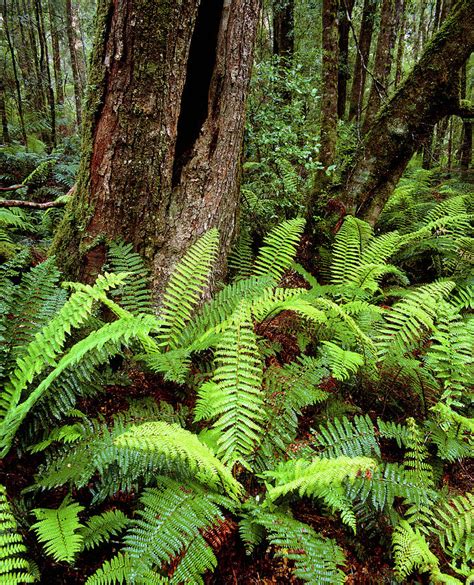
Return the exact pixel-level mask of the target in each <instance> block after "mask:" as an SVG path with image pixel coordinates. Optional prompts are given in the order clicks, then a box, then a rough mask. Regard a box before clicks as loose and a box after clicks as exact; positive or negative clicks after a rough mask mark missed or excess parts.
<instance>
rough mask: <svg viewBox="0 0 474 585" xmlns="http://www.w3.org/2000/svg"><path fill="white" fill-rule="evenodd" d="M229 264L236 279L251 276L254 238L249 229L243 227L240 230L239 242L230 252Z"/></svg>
mask: <svg viewBox="0 0 474 585" xmlns="http://www.w3.org/2000/svg"><path fill="white" fill-rule="evenodd" d="M227 265H228V267H229V270H230V271H231V273H232V274H233V275H234V279H236V280H237V279H242V278H248V277H250V276H251V274H252V266H253V254H252V239H251V237H250V234H249V232H248V231H247V230H245V229H242V231H241V232H240V235H239V238H238V240H237V243H236V244H235V246H234V248H233V249H232V251H231V253H230V254H229V258H228V260H227Z"/></svg>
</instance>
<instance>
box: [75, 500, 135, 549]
mask: <svg viewBox="0 0 474 585" xmlns="http://www.w3.org/2000/svg"><path fill="white" fill-rule="evenodd" d="M129 524H130V520H129V518H127V516H126V515H125V514H124V513H123V512H121V511H120V510H108V511H107V512H103V513H102V514H99V515H97V516H91V517H90V518H89V519H88V520H87V522H86V523H85V525H84V527H83V528H82V529H81V530H80V534H81V536H82V539H83V545H82V546H83V548H85V549H86V550H87V549H91V548H95V547H96V546H98V545H99V544H101V543H103V542H110V537H111V536H116V535H117V534H120V532H122V530H124V529H125V528H126V527H127V526H128V525H129Z"/></svg>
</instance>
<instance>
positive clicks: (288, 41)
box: [273, 0, 295, 62]
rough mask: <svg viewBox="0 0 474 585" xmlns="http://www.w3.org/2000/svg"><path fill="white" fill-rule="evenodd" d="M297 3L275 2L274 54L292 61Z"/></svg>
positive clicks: (291, 1) (275, 0) (290, 0)
mask: <svg viewBox="0 0 474 585" xmlns="http://www.w3.org/2000/svg"><path fill="white" fill-rule="evenodd" d="M294 11H295V1H294V0H274V2H273V54H274V55H278V56H279V57H282V58H283V59H286V60H287V62H290V61H291V58H292V56H293V52H294V49H295V45H294V34H295V30H294V29H295V16H294Z"/></svg>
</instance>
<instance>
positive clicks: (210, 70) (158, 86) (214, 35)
mask: <svg viewBox="0 0 474 585" xmlns="http://www.w3.org/2000/svg"><path fill="white" fill-rule="evenodd" d="M258 10H259V2H258V0H212V1H210V2H206V3H201V4H200V3H199V2H198V1H197V0H195V1H192V2H191V1H187V2H169V1H168V0H113V1H112V0H100V1H99V4H98V16H97V21H96V22H97V28H96V38H95V44H94V48H93V54H92V60H91V64H90V71H89V90H88V97H87V100H86V106H87V107H86V109H85V114H86V115H85V119H84V125H83V156H82V161H81V167H80V171H79V177H78V185H77V191H76V195H75V196H74V198H73V200H72V201H71V204H70V205H69V206H68V210H67V213H66V217H65V220H64V222H63V224H62V226H61V228H60V229H59V231H58V234H57V237H56V240H55V242H54V244H53V251H54V253H55V254H56V255H57V257H58V260H59V263H60V265H61V266H62V268H63V269H64V270H65V272H66V274H68V275H69V276H71V277H73V278H79V279H82V280H85V281H89V280H91V279H93V278H94V277H95V276H96V274H97V273H98V272H99V271H100V270H101V268H102V265H103V262H104V259H105V246H104V241H106V240H111V239H116V238H123V239H124V240H126V241H128V242H131V243H133V245H134V247H135V249H136V250H137V251H138V252H139V253H140V254H141V255H142V256H143V257H144V259H145V261H146V262H147V264H148V265H149V266H150V268H151V269H152V284H153V289H154V291H155V293H156V296H157V298H159V296H160V293H161V292H162V290H163V287H164V286H165V284H166V282H167V280H168V278H169V275H170V273H171V272H172V270H173V267H174V266H175V264H176V262H177V261H178V260H179V259H180V258H181V257H182V256H183V254H184V252H185V251H186V250H187V249H188V247H189V246H190V245H191V244H192V243H193V242H194V241H195V240H196V239H197V238H198V237H199V236H200V235H202V234H203V233H204V232H206V231H207V230H209V229H210V228H212V227H217V228H218V229H219V230H220V234H221V244H220V256H219V262H218V265H217V266H216V270H215V278H220V277H222V276H223V274H224V270H225V258H226V254H227V252H228V250H229V248H230V246H231V243H232V240H233V237H234V234H235V230H236V220H237V207H238V201H239V177H240V155H241V148H242V139H243V131H244V108H245V100H246V95H247V91H248V84H249V80H250V71H251V65H252V54H253V45H254V40H255V35H256V25H257V20H258ZM124 39H127V42H126V43H125V42H124Z"/></svg>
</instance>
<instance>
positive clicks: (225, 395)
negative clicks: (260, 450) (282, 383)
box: [196, 304, 264, 464]
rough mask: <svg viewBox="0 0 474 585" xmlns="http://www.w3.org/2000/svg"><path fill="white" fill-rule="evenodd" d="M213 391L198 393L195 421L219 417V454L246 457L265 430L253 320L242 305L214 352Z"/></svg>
mask: <svg viewBox="0 0 474 585" xmlns="http://www.w3.org/2000/svg"><path fill="white" fill-rule="evenodd" d="M215 363H216V370H215V372H214V376H213V378H212V382H213V387H212V392H209V388H208V387H206V388H205V389H204V391H201V392H199V398H198V402H197V405H196V420H200V419H202V418H211V419H217V420H216V421H215V423H214V425H213V428H215V429H216V430H218V431H219V433H220V437H219V439H218V445H219V451H218V454H219V455H220V456H221V457H222V458H223V461H224V462H226V463H230V464H232V463H234V462H235V461H236V460H238V459H240V460H245V458H246V457H247V456H248V455H249V454H250V453H251V452H252V450H253V449H254V447H255V445H256V444H258V442H259V440H260V438H261V435H262V432H263V427H262V420H263V414H264V413H263V408H262V405H263V393H262V390H261V386H262V363H261V360H260V358H259V354H258V348H257V340H256V336H255V332H254V329H253V323H252V321H251V319H250V311H249V309H248V307H247V306H245V304H244V305H242V306H241V307H239V309H238V310H237V312H236V316H235V319H234V321H233V323H232V325H231V326H229V327H228V328H227V329H225V330H224V331H223V333H222V335H221V340H220V343H219V345H218V346H217V349H216V354H215Z"/></svg>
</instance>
